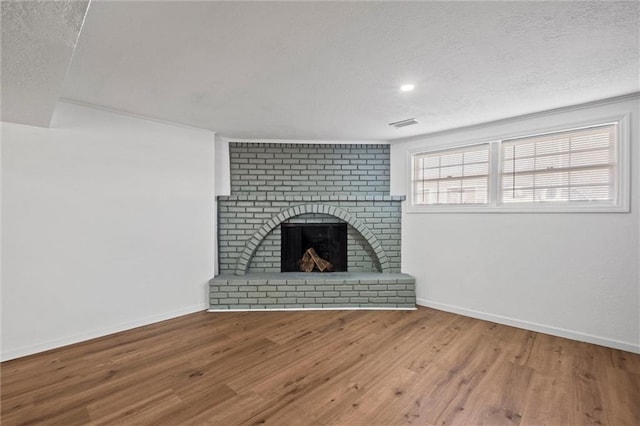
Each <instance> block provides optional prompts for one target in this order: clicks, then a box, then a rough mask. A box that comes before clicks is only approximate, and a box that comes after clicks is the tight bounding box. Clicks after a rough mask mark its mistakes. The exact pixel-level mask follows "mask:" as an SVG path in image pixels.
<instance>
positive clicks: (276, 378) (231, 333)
mask: <svg viewBox="0 0 640 426" xmlns="http://www.w3.org/2000/svg"><path fill="white" fill-rule="evenodd" d="M1 373H2V389H1V391H2V409H1V415H2V417H1V420H2V424H3V425H12V424H62V425H74V424H104V425H113V424H127V425H128V424H166V425H200V424H213V425H234V424H247V425H252V424H264V423H266V424H273V425H307V424H318V425H322V424H336V425H394V424H415V425H479V424H489V425H503V424H508V425H518V424H520V425H581V424H608V425H616V426H617V425H639V424H640V355H636V354H632V353H629V352H623V351H619V350H615V349H608V348H604V347H601V346H596V345H590V344H586V343H579V342H575V341H571V340H567V339H562V338H558V337H552V336H548V335H545V334H540V333H534V332H530V331H525V330H521V329H517V328H512V327H507V326H502V325H497V324H493V323H489V322H485V321H480V320H476V319H471V318H467V317H463V316H459V315H455V314H450V313H445V312H441V311H436V310H432V309H427V308H419V309H418V310H417V311H404V312H402V311H307V312H251V313H217V314H212V313H205V312H202V313H196V314H191V315H187V316H183V317H180V318H176V319H172V320H169V321H164V322H161V323H157V324H153V325H150V326H146V327H141V328H137V329H134V330H130V331H126V332H122V333H117V334H114V335H110V336H106V337H103V338H100V339H95V340H92V341H88V342H84V343H80V344H76V345H72V346H68V347H65V348H61V349H57V350H53V351H49V352H46V353H42V354H37V355H33V356H29V357H25V358H21V359H16V360H12V361H8V362H5V363H3V364H2V370H1Z"/></svg>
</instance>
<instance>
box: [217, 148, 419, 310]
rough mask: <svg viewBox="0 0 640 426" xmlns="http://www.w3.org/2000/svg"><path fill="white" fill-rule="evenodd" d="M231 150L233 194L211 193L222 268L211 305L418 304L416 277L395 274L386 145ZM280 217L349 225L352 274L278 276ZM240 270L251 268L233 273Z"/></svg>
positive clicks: (395, 223) (393, 206) (395, 225)
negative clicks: (214, 196) (299, 280)
mask: <svg viewBox="0 0 640 426" xmlns="http://www.w3.org/2000/svg"><path fill="white" fill-rule="evenodd" d="M229 154H230V168H231V195H229V196H220V197H218V258H219V272H220V275H219V276H218V277H216V278H215V279H214V280H212V282H211V292H212V293H211V306H212V308H215V309H245V308H246V309H260V308H274V307H278V308H279V307H283V308H292V307H305V308H306V307H338V306H345V307H347V306H371V307H399V306H402V307H411V306H413V305H414V304H415V291H414V287H413V283H414V280H413V278H411V277H409V276H407V275H405V274H400V237H401V229H400V226H401V203H402V201H403V200H404V196H390V195H389V170H390V149H389V145H381V144H360V145H345V144H331V145H320V144H277V143H266V144H262V143H230V145H229ZM292 209H293V210H295V214H289V215H288V216H287V217H286V218H283V217H281V216H282V215H283V214H284V212H291V211H292ZM298 209H300V211H298ZM334 209H335V211H334ZM338 212H339V213H338ZM285 216H286V215H285ZM286 222H297V223H300V222H304V223H319V222H320V223H335V222H346V223H348V224H349V225H348V227H347V229H348V231H347V232H348V235H347V245H348V253H347V259H348V265H347V269H348V271H349V273H350V274H356V275H350V276H348V277H344V279H343V278H341V277H342V276H341V275H338V273H333V274H317V275H318V277H317V278H312V279H308V278H305V279H303V282H302V283H296V280H295V279H294V280H293V281H291V282H288V281H287V279H285V282H282V283H280V281H281V280H282V276H278V273H279V272H280V250H281V230H280V223H286ZM269 223H271V225H270V227H269V229H268V230H265V226H268V225H269ZM263 230H264V233H262V232H263ZM258 234H259V235H258ZM248 248H249V249H250V250H253V249H254V248H255V251H254V252H252V255H249V254H247V250H248ZM244 272H248V273H250V274H249V275H247V276H246V277H244V276H242V275H238V274H242V273H244ZM374 272H386V273H387V274H382V276H384V277H386V278H380V277H379V276H376V275H375V274H373V275H372V274H371V273H374ZM260 274H267V275H266V276H264V277H263V278H260V279H257V278H256V275H260ZM269 274H275V278H274V276H271V275H269ZM363 274H364V275H363ZM314 275H316V274H314ZM234 277H235V278H234ZM256 280H257V281H256ZM261 280H263V281H264V283H262V284H260V283H261V282H262V281H261ZM265 280H266V281H265ZM267 281H268V282H267ZM307 281H309V282H307ZM316 281H317V282H316ZM387 281H389V282H387ZM278 283H279V284H278ZM256 285H260V288H255V289H253V287H254V286H256ZM269 286H271V287H269ZM274 286H275V287H274ZM298 286H301V287H300V288H298ZM349 286H353V288H347V287H349ZM387 286H388V287H387ZM236 287H237V288H236ZM280 287H282V288H280ZM289 287H291V288H289ZM294 287H295V288H294ZM325 287H326V288H325ZM329 287H331V288H329ZM383 287H384V288H383ZM234 288H236V290H233V289H234ZM250 288H251V289H250ZM269 289H270V291H269ZM232 290H233V291H232ZM245 293H246V294H245ZM254 299H255V300H254Z"/></svg>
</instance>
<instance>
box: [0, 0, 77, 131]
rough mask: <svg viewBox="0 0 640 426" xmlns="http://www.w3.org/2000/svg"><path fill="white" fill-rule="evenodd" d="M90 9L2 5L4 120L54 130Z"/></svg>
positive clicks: (61, 1) (68, 2)
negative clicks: (53, 119) (53, 120)
mask: <svg viewBox="0 0 640 426" xmlns="http://www.w3.org/2000/svg"><path fill="white" fill-rule="evenodd" d="M88 6H89V1H88V0H87V1H78V0H58V1H38V2H36V1H6V0H5V1H2V3H1V12H2V13H1V15H2V21H1V22H2V33H1V34H2V44H1V49H0V52H1V54H2V55H1V58H2V61H1V64H2V73H1V75H2V80H1V81H2V84H1V95H2V110H1V111H0V119H1V120H2V121H10V122H15V123H25V124H32V125H36V126H44V127H46V126H48V125H49V122H50V121H51V117H52V115H53V110H54V108H55V104H56V101H57V100H58V97H59V96H60V92H61V90H62V84H63V82H64V78H65V75H66V73H67V69H68V68H69V64H70V62H71V57H72V55H73V51H74V49H75V47H76V41H77V40H78V34H79V33H80V29H81V28H82V21H83V19H84V16H85V13H86V11H87V7H88Z"/></svg>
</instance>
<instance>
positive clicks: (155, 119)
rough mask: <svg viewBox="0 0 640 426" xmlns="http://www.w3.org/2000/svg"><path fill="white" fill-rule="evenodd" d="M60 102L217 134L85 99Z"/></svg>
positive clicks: (64, 99) (63, 99) (65, 99)
mask: <svg viewBox="0 0 640 426" xmlns="http://www.w3.org/2000/svg"><path fill="white" fill-rule="evenodd" d="M58 102H62V103H65V104H71V105H76V106H79V107H83V108H89V109H95V110H98V111H103V112H108V113H111V114H118V115H124V116H126V117H131V118H137V119H139V120H147V121H154V122H156V123H161V124H167V125H169V126H176V127H182V128H184V129H190V130H199V131H201V132H207V133H211V134H213V135H215V134H216V132H215V130H211V129H204V128H202V127H195V126H189V125H187V124H182V123H176V122H175V121H169V120H163V119H161V118H153V117H148V116H146V115H141V114H135V113H132V112H128V111H121V110H119V109H115V108H109V107H104V106H100V105H96V104H92V103H90V102H83V101H78V100H75V99H70V98H60V99H58Z"/></svg>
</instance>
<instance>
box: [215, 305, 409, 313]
mask: <svg viewBox="0 0 640 426" xmlns="http://www.w3.org/2000/svg"><path fill="white" fill-rule="evenodd" d="M416 309H417V308H366V307H359V306H355V307H353V308H348V307H345V308H272V309H207V312H283V311H415V310H416Z"/></svg>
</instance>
